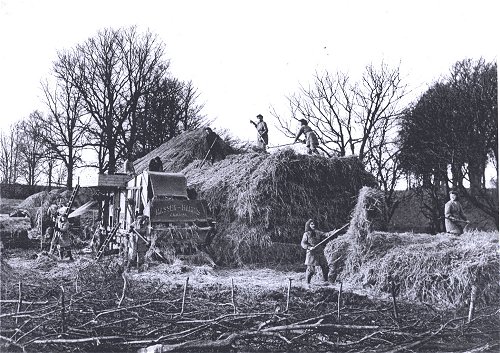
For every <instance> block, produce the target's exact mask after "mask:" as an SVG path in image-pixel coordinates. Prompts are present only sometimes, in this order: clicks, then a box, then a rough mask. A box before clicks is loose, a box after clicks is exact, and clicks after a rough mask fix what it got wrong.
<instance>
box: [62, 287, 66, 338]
mask: <svg viewBox="0 0 500 353" xmlns="http://www.w3.org/2000/svg"><path fill="white" fill-rule="evenodd" d="M65 305H66V304H65V302H64V287H63V286H61V330H62V333H66V306H65Z"/></svg>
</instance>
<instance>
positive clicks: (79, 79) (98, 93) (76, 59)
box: [54, 27, 169, 174]
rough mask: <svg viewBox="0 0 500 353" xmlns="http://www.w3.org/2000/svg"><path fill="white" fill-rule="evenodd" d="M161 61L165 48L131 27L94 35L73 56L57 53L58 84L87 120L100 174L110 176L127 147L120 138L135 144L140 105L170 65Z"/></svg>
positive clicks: (154, 39)
mask: <svg viewBox="0 0 500 353" xmlns="http://www.w3.org/2000/svg"><path fill="white" fill-rule="evenodd" d="M163 56H164V45H163V43H161V42H160V41H159V39H158V38H157V36H156V35H153V34H151V33H150V32H146V33H145V34H139V33H138V32H137V30H136V28H135V27H130V28H127V29H118V30H114V29H105V30H102V31H99V32H98V33H97V35H96V36H95V37H92V38H90V39H88V40H87V41H85V42H84V43H83V44H80V45H77V46H76V47H75V48H73V49H72V50H68V51H64V52H59V53H58V60H57V62H56V63H55V64H54V73H55V75H56V77H57V79H59V80H62V81H65V82H68V83H70V84H71V86H73V87H75V88H76V89H77V90H78V91H79V93H80V94H81V96H82V99H83V102H84V108H85V110H86V112H87V113H88V114H89V115H90V116H91V117H92V122H93V127H92V128H91V129H89V132H90V133H91V134H92V135H93V136H92V137H93V142H94V144H95V148H96V150H97V151H98V153H100V162H101V163H99V167H100V170H99V172H104V171H105V170H107V171H108V173H110V174H113V173H114V172H115V170H116V161H117V159H118V158H119V157H120V155H119V154H120V153H121V152H120V150H119V146H120V144H124V145H128V143H127V142H126V141H120V140H121V139H123V136H127V138H128V139H130V140H134V136H135V134H136V129H137V122H136V119H137V108H138V105H139V102H140V100H141V99H142V98H143V96H144V95H145V94H147V93H148V92H149V91H150V87H151V84H152V83H153V82H155V81H156V80H158V78H159V77H162V76H164V75H166V73H167V70H168V66H169V63H168V62H166V61H165V60H164V59H163ZM125 130H126V131H127V133H124V131H125ZM103 156H106V157H107V160H106V162H105V163H104V162H103V158H102V157H103Z"/></svg>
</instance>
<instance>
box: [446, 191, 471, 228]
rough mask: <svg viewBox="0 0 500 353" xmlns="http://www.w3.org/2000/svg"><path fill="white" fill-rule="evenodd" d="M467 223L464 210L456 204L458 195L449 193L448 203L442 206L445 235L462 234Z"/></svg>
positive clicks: (458, 203)
mask: <svg viewBox="0 0 500 353" xmlns="http://www.w3.org/2000/svg"><path fill="white" fill-rule="evenodd" d="M468 223H469V221H468V220H467V218H466V217H465V214H464V210H463V208H462V205H461V204H460V202H458V193H457V192H456V191H451V192H450V201H448V202H447V203H446V204H445V205H444V225H445V228H446V233H450V234H454V235H460V234H462V233H463V232H464V227H465V226H466V225H467V224H468Z"/></svg>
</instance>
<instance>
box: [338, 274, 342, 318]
mask: <svg viewBox="0 0 500 353" xmlns="http://www.w3.org/2000/svg"><path fill="white" fill-rule="evenodd" d="M341 297H342V281H340V288H339V296H338V298H337V321H338V322H340V298H341Z"/></svg>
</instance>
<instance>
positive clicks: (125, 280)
mask: <svg viewBox="0 0 500 353" xmlns="http://www.w3.org/2000/svg"><path fill="white" fill-rule="evenodd" d="M122 278H123V289H122V296H121V298H120V301H119V302H118V307H120V306H121V305H122V302H123V299H124V298H125V292H126V290H127V276H126V274H125V271H123V272H122Z"/></svg>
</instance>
